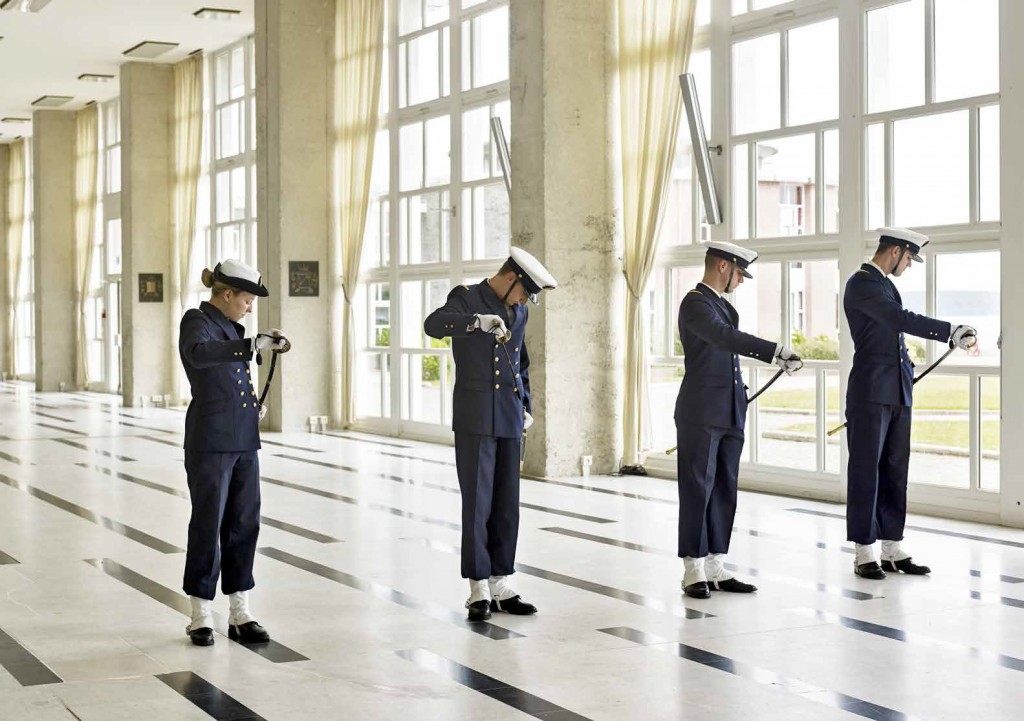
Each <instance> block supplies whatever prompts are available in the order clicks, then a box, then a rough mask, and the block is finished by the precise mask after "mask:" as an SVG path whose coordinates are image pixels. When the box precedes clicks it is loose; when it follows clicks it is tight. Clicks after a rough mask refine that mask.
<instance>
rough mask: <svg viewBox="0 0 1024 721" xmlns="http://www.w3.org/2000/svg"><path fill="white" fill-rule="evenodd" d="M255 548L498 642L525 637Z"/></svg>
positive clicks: (326, 568)
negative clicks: (473, 621) (472, 621)
mask: <svg viewBox="0 0 1024 721" xmlns="http://www.w3.org/2000/svg"><path fill="white" fill-rule="evenodd" d="M256 550H257V552H258V553H260V554H262V555H264V556H266V557H267V558H273V559H274V560H276V561H280V562H281V563H286V564H288V565H289V566H293V567H295V568H298V569H300V570H302V571H306V572H307V573H312V574H315V575H317V576H320V577H321V578H326V579H327V580H329V581H334V582H335V583H340V584H341V585H343V586H348V587H349V588H353V589H355V590H357V591H362V592H364V593H368V594H370V595H371V596H373V597H375V598H379V599H381V600H383V601H388V602H390V603H395V604H398V605H399V606H404V607H405V608H409V609H412V610H413V611H418V612H420V613H422V614H425V615H427V616H430V617H431V618H436V619H437V620H439V621H444V622H445V623H450V624H452V625H454V626H458V627H460V628H464V629H466V630H468V631H472V632H474V633H478V634H480V635H481V636H486V637H487V638H490V639H493V640H496V641H504V640H507V639H510V638H522V636H523V634H521V633H516V632H515V631H510V630H509V629H507V628H502V627H501V626H495V625H494V624H493V623H488V622H486V621H483V622H476V623H471V622H470V621H468V620H467V619H466V613H465V611H462V612H459V611H452V610H451V609H448V608H445V607H444V606H441V605H440V604H437V603H434V602H433V601H421V600H420V599H418V598H415V597H413V596H410V595H409V594H407V593H403V592H402V591H397V590H395V589H393V588H388V587H387V586H385V585H383V584H380V583H377V582H376V581H370V580H368V579H364V578H359V577H358V576H353V575H352V574H349V573H345V572H344V571H339V570H338V569H336V568H331V567H330V566H325V565H323V564H322V563H317V562H316V561H311V560H309V559H308V558H302V557H301V556H296V555H294V554H292V553H288V552H287V551H282V550H280V549H278V548H258V549H256Z"/></svg>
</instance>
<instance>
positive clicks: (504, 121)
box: [488, 100, 512, 178]
mask: <svg viewBox="0 0 1024 721" xmlns="http://www.w3.org/2000/svg"><path fill="white" fill-rule="evenodd" d="M492 116H493V117H495V118H501V129H502V130H504V131H505V142H506V143H508V151H509V156H511V154H512V103H511V102H510V101H508V100H506V101H504V102H501V103H496V104H495V105H494V109H493V113H492ZM488 122H490V121H488ZM488 130H490V127H489V126H488ZM492 147H493V146H492ZM491 177H494V178H500V177H502V174H501V161H500V160H498V151H497V148H495V149H494V150H493V151H492V152H491Z"/></svg>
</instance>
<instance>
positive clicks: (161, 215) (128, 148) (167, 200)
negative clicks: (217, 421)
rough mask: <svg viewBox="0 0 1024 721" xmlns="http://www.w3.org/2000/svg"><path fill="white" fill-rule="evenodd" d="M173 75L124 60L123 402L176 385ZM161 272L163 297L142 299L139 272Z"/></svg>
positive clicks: (168, 68)
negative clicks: (172, 294)
mask: <svg viewBox="0 0 1024 721" xmlns="http://www.w3.org/2000/svg"><path fill="white" fill-rule="evenodd" d="M173 118H174V78H173V72H172V70H171V66H170V65H154V64H151V63H126V64H124V65H122V66H121V243H122V249H121V253H122V255H121V257H122V274H121V277H122V278H123V280H122V283H123V287H122V289H121V339H122V347H121V392H122V396H123V402H124V405H126V406H134V405H137V404H138V403H139V398H140V396H152V395H163V394H165V393H170V392H171V389H172V382H171V378H172V374H173V373H174V372H175V371H176V368H177V349H174V348H171V343H170V338H171V328H170V323H171V319H170V317H169V311H168V306H167V304H168V303H169V302H170V298H169V293H170V292H171V288H170V279H171V188H172V183H173V179H174V156H173V152H172V147H173V135H172V131H173V127H174V126H173ZM140 273H158V274H160V280H161V281H162V290H163V296H162V300H160V301H146V302H140V300H139V298H140V296H139V274H140Z"/></svg>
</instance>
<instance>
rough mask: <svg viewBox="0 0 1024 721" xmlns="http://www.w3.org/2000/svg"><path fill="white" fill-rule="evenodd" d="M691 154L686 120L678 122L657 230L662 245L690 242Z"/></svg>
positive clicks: (692, 195) (691, 230)
mask: <svg viewBox="0 0 1024 721" xmlns="http://www.w3.org/2000/svg"><path fill="white" fill-rule="evenodd" d="M693 190H694V188H693V153H692V148H691V146H690V135H689V130H688V129H687V128H686V123H685V121H684V122H681V123H679V139H678V140H677V141H676V156H675V159H674V162H673V163H672V174H671V175H670V176H669V179H668V187H667V188H666V192H667V193H668V197H667V199H666V203H665V215H664V216H663V217H662V220H661V225H660V226H659V227H658V232H659V234H660V236H661V243H662V244H663V245H683V244H686V243H692V242H693V201H694V192H693Z"/></svg>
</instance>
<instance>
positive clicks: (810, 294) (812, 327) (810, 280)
mask: <svg viewBox="0 0 1024 721" xmlns="http://www.w3.org/2000/svg"><path fill="white" fill-rule="evenodd" d="M755 267H756V266H755ZM740 292H742V290H741V291H740ZM839 297H840V287H839V263H838V261H835V260H812V261H803V262H799V263H790V264H789V330H790V343H791V346H792V348H793V350H794V351H795V352H796V353H797V354H798V355H799V356H800V357H801V358H803V359H804V360H839V305H840V303H839Z"/></svg>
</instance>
